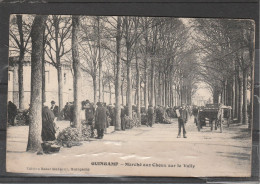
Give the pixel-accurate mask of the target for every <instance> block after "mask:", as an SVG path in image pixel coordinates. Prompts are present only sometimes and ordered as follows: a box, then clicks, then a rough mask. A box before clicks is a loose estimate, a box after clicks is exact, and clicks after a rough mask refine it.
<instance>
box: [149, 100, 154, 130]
mask: <svg viewBox="0 0 260 184" xmlns="http://www.w3.org/2000/svg"><path fill="white" fill-rule="evenodd" d="M147 116H148V126H150V127H152V126H153V116H154V108H153V106H151V105H149V107H148V113H147Z"/></svg>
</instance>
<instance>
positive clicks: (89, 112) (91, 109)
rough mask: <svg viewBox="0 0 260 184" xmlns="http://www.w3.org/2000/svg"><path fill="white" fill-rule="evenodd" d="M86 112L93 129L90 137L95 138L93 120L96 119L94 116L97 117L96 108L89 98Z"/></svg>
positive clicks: (87, 119)
mask: <svg viewBox="0 0 260 184" xmlns="http://www.w3.org/2000/svg"><path fill="white" fill-rule="evenodd" d="M85 113H86V121H87V124H88V125H89V126H90V130H91V135H90V137H91V138H93V137H94V123H93V120H94V117H95V108H94V106H93V105H92V104H91V103H90V102H89V101H88V100H86V108H85Z"/></svg>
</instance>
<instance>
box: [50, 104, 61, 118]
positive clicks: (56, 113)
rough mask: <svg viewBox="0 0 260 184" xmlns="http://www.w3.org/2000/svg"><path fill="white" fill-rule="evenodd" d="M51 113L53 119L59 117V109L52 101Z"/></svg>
mask: <svg viewBox="0 0 260 184" xmlns="http://www.w3.org/2000/svg"><path fill="white" fill-rule="evenodd" d="M51 111H52V112H53V114H54V116H55V117H58V116H59V107H58V106H57V105H55V102H54V101H53V100H52V101H51Z"/></svg>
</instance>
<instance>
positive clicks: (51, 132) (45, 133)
mask: <svg viewBox="0 0 260 184" xmlns="http://www.w3.org/2000/svg"><path fill="white" fill-rule="evenodd" d="M54 118H55V116H54V114H53V112H52V111H51V110H50V109H49V108H48V106H44V107H43V109H42V141H53V140H55V139H56V138H55V133H56V131H55V127H54Z"/></svg>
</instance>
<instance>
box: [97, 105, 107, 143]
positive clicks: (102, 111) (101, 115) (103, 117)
mask: <svg viewBox="0 0 260 184" xmlns="http://www.w3.org/2000/svg"><path fill="white" fill-rule="evenodd" d="M97 106H98V107H97V109H96V116H95V128H96V129H97V134H98V136H97V139H103V136H104V129H105V128H106V123H107V114H106V112H107V111H106V108H105V107H103V106H102V104H101V103H100V102H98V103H97Z"/></svg>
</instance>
